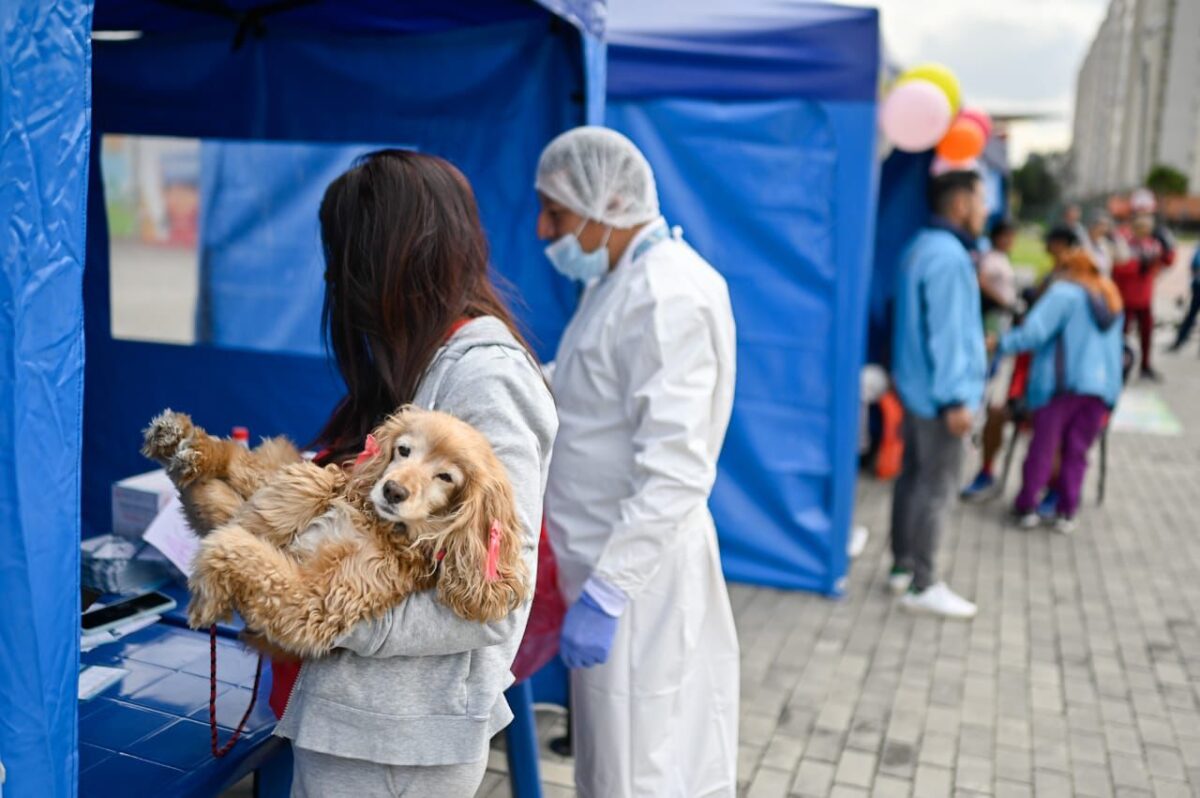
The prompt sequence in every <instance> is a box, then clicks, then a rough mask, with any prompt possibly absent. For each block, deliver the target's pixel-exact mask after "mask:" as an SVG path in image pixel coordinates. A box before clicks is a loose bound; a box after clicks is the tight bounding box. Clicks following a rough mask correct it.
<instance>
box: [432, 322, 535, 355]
mask: <svg viewBox="0 0 1200 798" xmlns="http://www.w3.org/2000/svg"><path fill="white" fill-rule="evenodd" d="M478 346H502V347H504V348H506V349H515V350H517V351H518V352H524V351H525V347H523V346H521V342H520V341H518V340H517V339H516V338H515V337H514V336H513V334H512V333H511V332H510V331H509V329H508V327H506V326H505V325H504V322H502V321H500V320H499V319H497V318H496V317H495V316H480V317H479V318H477V319H471V320H470V321H469V322H467V323H466V324H464V325H463V326H462V327H460V328H459V329H458V330H457V331H456V332H455V333H454V335H452V336H450V340H449V341H447V342H446V344H445V345H444V346H443V347H442V348H441V349H440V350H439V351H438V354H437V355H436V356H435V357H434V360H435V361H436V360H438V359H439V358H440V357H441V356H442V355H443V354H454V355H457V356H462V355H463V354H465V353H466V352H468V351H469V350H471V349H474V348H475V347H478Z"/></svg>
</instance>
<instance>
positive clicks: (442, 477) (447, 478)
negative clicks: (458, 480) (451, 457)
mask: <svg viewBox="0 0 1200 798" xmlns="http://www.w3.org/2000/svg"><path fill="white" fill-rule="evenodd" d="M437 478H438V479H440V480H441V481H442V482H449V483H450V484H451V485H453V484H454V477H452V476H450V475H449V474H438V475H437Z"/></svg>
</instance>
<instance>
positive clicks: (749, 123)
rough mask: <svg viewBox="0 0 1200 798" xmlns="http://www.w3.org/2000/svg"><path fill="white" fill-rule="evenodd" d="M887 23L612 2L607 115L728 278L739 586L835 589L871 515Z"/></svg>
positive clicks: (803, 5)
mask: <svg viewBox="0 0 1200 798" xmlns="http://www.w3.org/2000/svg"><path fill="white" fill-rule="evenodd" d="M878 28H879V22H878V13H877V12H876V11H875V10H874V9H866V8H846V7H840V6H835V5H830V4H825V3H814V2H803V1H802V0H696V2H691V3H688V4H685V5H677V4H666V3H647V2H642V0H612V2H610V3H609V22H608V41H609V47H608V54H609V61H608V91H607V95H608V105H607V109H606V118H607V121H608V124H609V125H610V126H612V127H614V128H616V129H618V130H621V131H622V132H624V133H626V134H627V135H629V136H630V137H631V138H632V139H633V140H634V141H635V142H637V144H638V146H640V147H641V148H642V150H643V151H644V152H645V153H646V156H647V157H648V158H649V160H650V163H651V164H652V165H653V167H654V170H655V174H656V176H657V179H658V188H659V194H660V197H661V201H662V206H663V211H664V214H665V215H666V217H667V219H668V220H669V221H670V222H672V223H677V224H680V225H681V226H682V227H683V228H684V230H685V234H686V237H687V239H688V240H689V241H690V242H691V244H692V245H693V246H695V247H696V249H697V250H698V251H699V252H700V253H701V254H702V255H704V256H705V257H706V258H707V259H708V260H709V261H710V262H711V263H712V264H713V265H714V266H715V267H716V268H717V269H719V270H720V271H721V272H722V274H724V276H725V278H726V280H727V281H728V283H729V288H730V293H731V296H732V300H733V306H734V314H735V316H736V319H737V324H738V383H737V395H736V400H735V405H734V411H733V418H732V420H731V423H730V428H729V434H728V437H727V438H726V442H725V450H724V454H723V456H722V459H721V464H720V475H719V477H718V480H717V485H716V489H715V490H714V493H713V497H712V508H713V513H714V516H715V517H716V521H717V526H718V529H719V532H720V541H721V556H722V561H723V564H724V568H725V573H726V576H728V577H729V578H730V579H734V580H738V581H744V582H751V583H756V584H764V585H773V586H778V587H785V588H799V589H806V590H814V591H819V592H822V593H828V594H834V593H837V592H839V590H840V582H841V579H842V577H843V575H844V574H845V571H846V542H847V536H848V532H849V529H850V524H851V516H852V511H853V504H854V483H855V463H856V456H855V452H856V450H857V445H856V440H857V437H856V436H857V432H856V430H857V418H858V395H859V387H858V386H859V371H860V369H861V365H862V362H863V346H864V337H863V333H864V328H865V321H866V299H867V286H868V280H869V276H870V255H871V240H872V229H873V223H874V207H875V203H874V196H875V167H874V163H875V155H874V152H875V125H876V121H875V114H876V111H875V103H876V89H877V85H878V72H879V55H880V46H879V29H878Z"/></svg>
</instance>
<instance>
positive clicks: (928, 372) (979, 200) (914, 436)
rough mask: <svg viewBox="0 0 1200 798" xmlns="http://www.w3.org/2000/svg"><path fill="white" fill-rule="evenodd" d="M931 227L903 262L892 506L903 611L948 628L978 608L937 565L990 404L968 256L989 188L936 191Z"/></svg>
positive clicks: (961, 180)
mask: <svg viewBox="0 0 1200 798" xmlns="http://www.w3.org/2000/svg"><path fill="white" fill-rule="evenodd" d="M929 205H930V210H931V211H932V213H933V218H932V220H931V221H930V224H929V226H928V227H926V228H925V229H923V230H921V231H920V232H919V233H917V236H916V238H914V239H913V241H912V243H911V244H909V246H908V248H907V249H906V250H905V252H904V255H903V256H902V258H901V263H900V270H899V279H898V285H897V290H896V311H895V329H894V336H893V346H894V349H893V364H892V375H893V378H894V382H895V385H896V389H897V392H898V393H899V394H900V399H901V401H902V402H903V403H904V410H905V414H904V430H903V434H904V465H903V469H902V471H901V473H900V477H899V479H898V480H897V481H896V485H895V490H894V493H893V496H892V558H893V567H892V573H891V575H890V576H889V577H888V585H889V587H890V588H891V589H892V591H893V592H895V593H897V594H899V593H904V594H905V595H904V598H903V599H901V606H902V607H904V608H905V609H907V610H910V611H913V612H924V613H931V614H935V615H940V616H943V617H947V618H960V619H968V618H973V617H974V616H975V611H976V609H975V605H974V604H972V603H971V602H969V601H967V600H966V599H964V598H962V597H960V596H958V595H956V594H955V593H954V592H953V591H951V590H950V588H948V587H947V586H946V585H945V584H944V583H942V582H939V581H937V578H936V577H937V574H936V569H935V567H934V558H935V556H936V554H937V547H938V543H939V540H940V538H941V531H942V527H943V526H944V525H945V517H946V513H947V512H948V510H949V505H950V503H951V501H952V500H953V498H954V496H955V494H956V493H957V489H958V486H959V478H960V476H961V473H960V472H961V470H962V461H963V452H964V444H963V438H964V437H965V436H966V435H967V434H968V433H969V432H970V431H971V427H972V425H973V416H974V413H975V412H976V411H977V410H978V409H979V405H980V402H981V401H982V399H983V386H984V378H985V376H986V371H987V355H986V352H985V349H984V342H983V325H982V324H981V322H980V319H981V309H980V301H979V282H978V278H977V277H976V272H975V266H974V264H973V263H972V260H971V256H970V252H969V250H970V249H972V248H973V246H974V243H975V239H976V238H977V237H978V236H979V235H980V234H981V233H982V232H983V226H984V222H985V220H986V219H987V204H986V202H985V201H984V193H983V182H982V181H981V180H980V178H979V175H977V174H975V173H972V172H947V173H945V174H943V175H940V176H938V177H936V178H934V179H933V180H932V181H931V182H930V186H929Z"/></svg>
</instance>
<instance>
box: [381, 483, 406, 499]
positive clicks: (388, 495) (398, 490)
mask: <svg viewBox="0 0 1200 798" xmlns="http://www.w3.org/2000/svg"><path fill="white" fill-rule="evenodd" d="M383 498H385V499H387V502H388V504H400V503H401V502H403V501H404V500H405V499H407V498H408V490H407V489H406V488H405V487H404V486H403V485H401V484H400V483H399V482H396V481H395V480H391V479H389V480H388V481H387V482H385V483H383Z"/></svg>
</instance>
